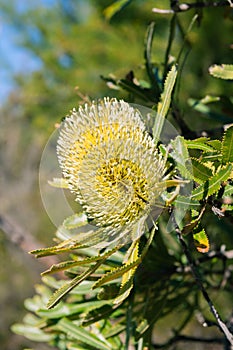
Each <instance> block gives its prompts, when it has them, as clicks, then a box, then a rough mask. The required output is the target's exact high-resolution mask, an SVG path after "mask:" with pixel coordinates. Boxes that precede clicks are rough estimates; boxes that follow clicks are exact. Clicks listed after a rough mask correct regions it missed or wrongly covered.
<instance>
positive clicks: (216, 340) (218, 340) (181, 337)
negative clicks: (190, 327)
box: [153, 335, 223, 349]
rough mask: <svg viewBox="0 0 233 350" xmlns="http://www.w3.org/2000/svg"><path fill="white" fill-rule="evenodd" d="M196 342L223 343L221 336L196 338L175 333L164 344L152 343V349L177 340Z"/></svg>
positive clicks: (162, 347)
mask: <svg viewBox="0 0 233 350" xmlns="http://www.w3.org/2000/svg"><path fill="white" fill-rule="evenodd" d="M180 341H182V342H196V343H206V344H213V343H216V344H222V343H223V338H210V339H208V338H200V337H198V338H196V337H189V336H185V335H176V336H175V337H173V338H171V339H169V341H168V342H166V343H165V344H153V348H154V349H164V348H165V347H167V346H169V345H172V344H174V343H177V342H180Z"/></svg>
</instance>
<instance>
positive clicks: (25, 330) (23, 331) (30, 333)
mask: <svg viewBox="0 0 233 350" xmlns="http://www.w3.org/2000/svg"><path fill="white" fill-rule="evenodd" d="M11 329H12V331H13V332H14V333H16V334H19V335H23V336H24V337H26V338H28V339H30V340H33V341H37V342H50V341H51V340H53V339H54V338H55V337H56V335H55V334H47V333H45V332H43V331H42V330H41V329H39V328H38V327H32V326H28V325H23V324H18V323H17V324H14V325H13V326H12V327H11Z"/></svg>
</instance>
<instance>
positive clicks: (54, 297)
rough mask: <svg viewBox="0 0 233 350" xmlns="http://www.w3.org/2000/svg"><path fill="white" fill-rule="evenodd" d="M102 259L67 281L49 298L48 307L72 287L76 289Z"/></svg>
mask: <svg viewBox="0 0 233 350" xmlns="http://www.w3.org/2000/svg"><path fill="white" fill-rule="evenodd" d="M102 262H103V261H102V260H101V261H99V262H97V263H96V264H95V265H94V266H91V267H90V268H89V269H88V270H86V271H84V272H83V273H82V274H80V275H78V276H76V277H75V278H73V279H72V280H71V281H69V282H67V283H65V284H64V285H63V286H62V287H61V288H59V289H58V290H57V291H56V292H55V293H54V294H53V295H52V296H51V298H50V299H49V301H48V304H47V307H48V308H49V309H50V308H52V307H54V306H55V305H56V304H57V303H59V301H60V300H61V299H62V298H63V297H64V296H65V295H66V294H67V293H69V292H70V291H71V290H72V289H74V288H75V287H76V286H77V285H78V284H79V283H81V282H82V281H84V280H85V279H86V278H87V277H88V276H90V275H91V274H92V273H93V272H94V271H95V270H96V269H97V268H98V267H99V266H100V265H101V264H102Z"/></svg>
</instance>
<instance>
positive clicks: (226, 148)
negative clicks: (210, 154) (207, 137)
mask: <svg viewBox="0 0 233 350" xmlns="http://www.w3.org/2000/svg"><path fill="white" fill-rule="evenodd" d="M229 162H233V126H230V127H229V128H227V130H226V131H225V133H224V136H223V141H222V163H223V164H227V163H229Z"/></svg>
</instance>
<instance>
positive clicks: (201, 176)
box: [192, 158, 213, 183]
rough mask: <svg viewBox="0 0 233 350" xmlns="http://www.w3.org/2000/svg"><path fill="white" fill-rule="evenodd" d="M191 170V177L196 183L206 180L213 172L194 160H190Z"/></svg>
mask: <svg viewBox="0 0 233 350" xmlns="http://www.w3.org/2000/svg"><path fill="white" fill-rule="evenodd" d="M192 170H193V176H194V178H195V180H196V181H197V182H198V183H202V182H204V181H206V180H208V179H209V178H210V177H211V176H212V175H213V172H212V170H211V169H210V168H209V167H207V166H206V165H204V164H203V163H201V161H199V160H198V159H194V158H192Z"/></svg>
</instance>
